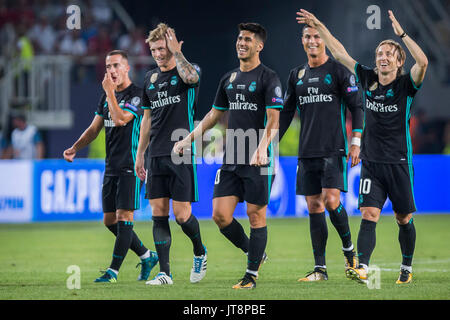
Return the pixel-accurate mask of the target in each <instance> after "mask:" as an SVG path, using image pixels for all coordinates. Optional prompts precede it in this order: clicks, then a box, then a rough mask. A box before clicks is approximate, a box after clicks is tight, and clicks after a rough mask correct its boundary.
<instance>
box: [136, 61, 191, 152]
mask: <svg viewBox="0 0 450 320" xmlns="http://www.w3.org/2000/svg"><path fill="white" fill-rule="evenodd" d="M193 66H194V68H195V69H196V70H197V73H198V74H199V76H200V68H199V66H198V65H196V64H193ZM199 84H200V80H199V82H197V83H196V84H193V85H188V84H186V83H184V82H183V80H182V79H181V78H180V75H179V74H178V71H177V68H173V69H172V70H169V71H165V72H162V71H161V69H160V68H155V69H152V70H150V71H149V72H147V74H146V75H145V79H144V93H143V99H142V100H143V102H142V108H143V109H150V115H151V128H150V141H149V146H148V148H149V151H148V156H149V157H160V156H170V155H171V153H172V149H173V145H174V144H175V142H177V141H179V140H181V139H182V138H184V137H185V136H187V134H188V133H189V132H191V131H192V130H194V115H195V111H196V108H197V101H198V92H199ZM175 130H178V131H175ZM177 132H180V133H184V134H183V136H180V135H178V134H176V133H177ZM172 133H175V136H176V137H174V138H173V137H172ZM174 139H175V140H174ZM194 146H195V145H194V144H193V148H194ZM192 151H194V153H195V150H194V149H192ZM189 152H190V151H186V152H185V153H189Z"/></svg>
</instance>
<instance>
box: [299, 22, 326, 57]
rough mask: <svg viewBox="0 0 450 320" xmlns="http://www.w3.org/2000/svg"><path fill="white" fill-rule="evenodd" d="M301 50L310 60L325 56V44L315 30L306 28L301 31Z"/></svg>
mask: <svg viewBox="0 0 450 320" xmlns="http://www.w3.org/2000/svg"><path fill="white" fill-rule="evenodd" d="M302 44H303V49H305V52H306V54H307V55H308V56H309V57H311V58H317V57H319V56H321V55H324V54H325V43H324V42H323V40H322V38H321V37H320V35H319V32H317V30H316V29H314V28H311V27H307V28H305V29H303V35H302Z"/></svg>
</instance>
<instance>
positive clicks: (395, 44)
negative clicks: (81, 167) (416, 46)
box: [374, 39, 406, 77]
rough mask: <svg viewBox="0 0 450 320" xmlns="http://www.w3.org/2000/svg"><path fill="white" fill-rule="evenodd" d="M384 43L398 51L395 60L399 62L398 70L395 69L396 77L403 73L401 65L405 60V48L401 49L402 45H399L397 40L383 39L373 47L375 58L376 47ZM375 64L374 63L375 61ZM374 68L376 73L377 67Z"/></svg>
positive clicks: (402, 65)
mask: <svg viewBox="0 0 450 320" xmlns="http://www.w3.org/2000/svg"><path fill="white" fill-rule="evenodd" d="M385 44H387V45H390V46H392V47H394V48H395V51H397V52H398V55H397V60H398V62H400V63H401V66H400V68H398V70H397V77H399V76H401V75H402V74H403V73H404V70H403V67H404V65H405V61H406V52H405V50H404V49H403V47H402V46H401V45H400V43H398V42H397V41H394V40H392V39H387V40H383V41H381V42H380V44H379V45H378V46H377V48H376V49H375V60H376V59H377V52H378V49H379V48H380V47H381V46H382V45H385ZM375 65H376V61H375ZM374 70H375V72H376V73H378V70H377V68H375V69H374Z"/></svg>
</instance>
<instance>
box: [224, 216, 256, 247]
mask: <svg viewBox="0 0 450 320" xmlns="http://www.w3.org/2000/svg"><path fill="white" fill-rule="evenodd" d="M220 232H221V233H222V234H223V235H224V236H225V237H226V238H227V239H228V240H230V241H231V243H233V244H234V245H235V246H236V247H238V248H239V249H241V250H242V251H244V252H245V253H247V252H248V242H249V239H248V237H247V235H246V234H245V231H244V228H242V225H241V224H240V223H239V222H238V221H237V220H236V219H234V218H233V221H231V223H230V224H229V225H228V226H226V227H225V228H222V229H220Z"/></svg>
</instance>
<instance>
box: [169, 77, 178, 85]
mask: <svg viewBox="0 0 450 320" xmlns="http://www.w3.org/2000/svg"><path fill="white" fill-rule="evenodd" d="M177 83H178V78H177V76H173V77H172V78H171V79H170V84H171V85H172V86H175V85H176V84H177Z"/></svg>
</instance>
